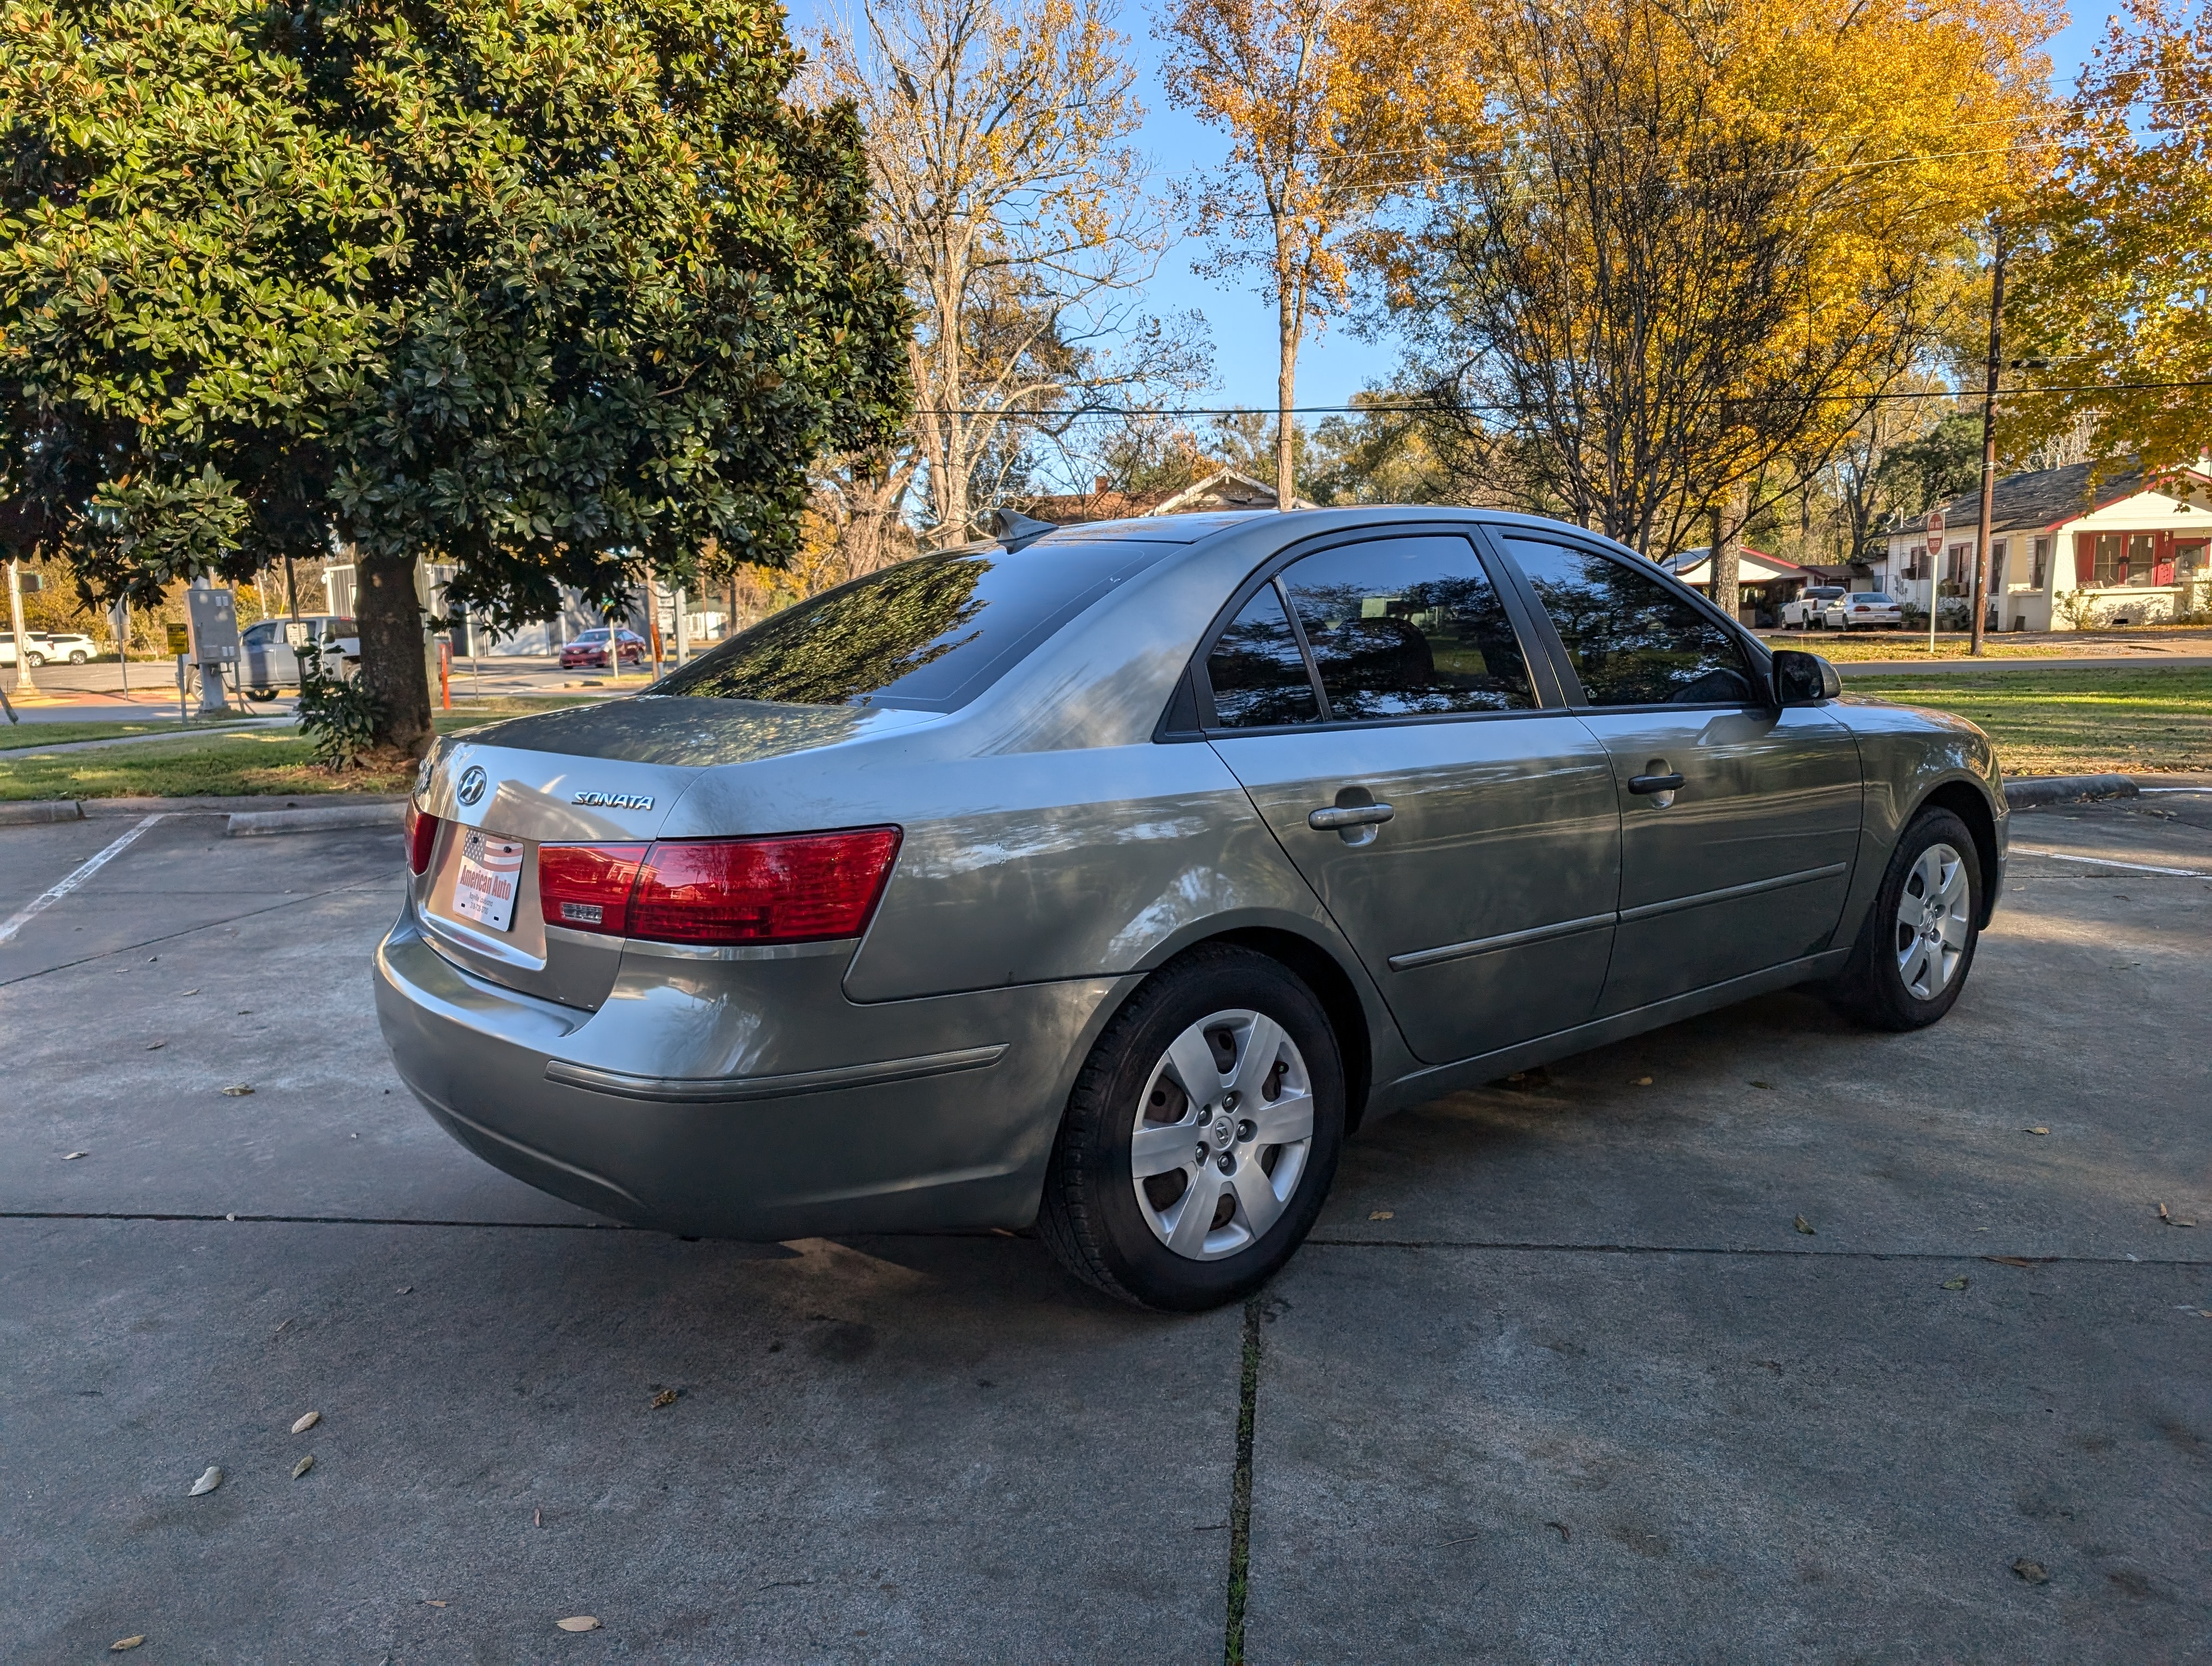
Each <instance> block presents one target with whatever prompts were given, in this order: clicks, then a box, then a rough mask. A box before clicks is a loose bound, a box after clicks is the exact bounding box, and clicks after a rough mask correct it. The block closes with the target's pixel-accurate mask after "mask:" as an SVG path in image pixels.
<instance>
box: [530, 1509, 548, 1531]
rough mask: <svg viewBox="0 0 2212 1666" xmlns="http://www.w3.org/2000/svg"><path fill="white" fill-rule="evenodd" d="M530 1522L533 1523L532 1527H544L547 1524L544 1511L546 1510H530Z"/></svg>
mask: <svg viewBox="0 0 2212 1666" xmlns="http://www.w3.org/2000/svg"><path fill="white" fill-rule="evenodd" d="M530 1524H531V1526H532V1527H543V1526H544V1525H545V1512H544V1511H542V1510H533V1511H531V1512H530Z"/></svg>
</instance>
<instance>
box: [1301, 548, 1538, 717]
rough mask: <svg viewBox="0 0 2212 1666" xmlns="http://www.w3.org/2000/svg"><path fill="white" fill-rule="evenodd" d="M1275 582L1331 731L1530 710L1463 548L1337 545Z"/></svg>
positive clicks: (1505, 625) (1493, 609)
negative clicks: (1347, 725)
mask: <svg viewBox="0 0 2212 1666" xmlns="http://www.w3.org/2000/svg"><path fill="white" fill-rule="evenodd" d="M1282 577H1283V587H1284V589H1285V591H1286V592H1287V593H1288V594H1289V596H1290V599H1291V606H1292V607H1294V608H1295V609H1297V616H1298V623H1299V624H1300V625H1302V626H1303V627H1304V629H1305V633H1306V641H1307V642H1308V644H1309V645H1310V647H1311V648H1312V649H1313V656H1314V663H1315V665H1316V666H1317V667H1318V668H1319V669H1320V672H1321V683H1322V692H1323V693H1325V694H1326V695H1328V712H1329V715H1330V717H1332V718H1334V720H1335V721H1338V722H1347V721H1358V720H1359V719H1361V718H1386V717H1424V716H1433V715H1441V714H1446V713H1451V712H1500V711H1522V710H1526V709H1528V708H1531V707H1534V705H1535V703H1536V696H1535V691H1534V690H1533V689H1532V688H1531V687H1530V686H1529V683H1528V665H1527V662H1526V661H1525V660H1523V659H1522V654H1521V643H1520V641H1519V639H1518V638H1516V636H1515V635H1514V634H1513V625H1512V622H1511V621H1510V619H1508V618H1507V617H1506V615H1505V609H1504V605H1503V604H1501V603H1500V602H1499V600H1498V592H1497V589H1496V588H1495V587H1493V586H1492V584H1491V582H1490V576H1489V575H1488V574H1486V572H1484V571H1483V569H1482V563H1481V562H1480V560H1479V559H1478V558H1477V557H1476V556H1475V553H1474V546H1473V545H1472V544H1469V543H1468V541H1467V540H1466V539H1465V538H1449V537H1432V538H1377V539H1376V540H1375V541H1373V542H1372V543H1367V544H1341V545H1339V546H1338V547H1336V548H1334V549H1331V550H1321V551H1318V552H1317V553H1316V554H1314V555H1310V556H1306V557H1304V559H1303V560H1301V561H1298V562H1293V563H1292V564H1291V566H1290V567H1289V568H1288V569H1285V571H1284V573H1283V575H1282Z"/></svg>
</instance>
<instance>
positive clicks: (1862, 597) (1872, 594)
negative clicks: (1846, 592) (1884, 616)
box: [1851, 590, 1889, 606]
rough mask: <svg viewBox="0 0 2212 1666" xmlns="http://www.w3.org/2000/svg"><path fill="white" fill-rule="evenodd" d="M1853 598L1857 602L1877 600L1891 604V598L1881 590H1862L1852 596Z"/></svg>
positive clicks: (1885, 604) (1883, 603) (1880, 602)
mask: <svg viewBox="0 0 2212 1666" xmlns="http://www.w3.org/2000/svg"><path fill="white" fill-rule="evenodd" d="M1851 599H1852V600H1853V601H1855V602H1875V603H1877V604H1879V605H1882V606H1887V605H1888V604H1889V598H1888V597H1887V596H1885V595H1883V594H1882V593H1881V591H1879V590H1862V591H1860V592H1858V593H1857V594H1855V595H1854V596H1852V598H1851Z"/></svg>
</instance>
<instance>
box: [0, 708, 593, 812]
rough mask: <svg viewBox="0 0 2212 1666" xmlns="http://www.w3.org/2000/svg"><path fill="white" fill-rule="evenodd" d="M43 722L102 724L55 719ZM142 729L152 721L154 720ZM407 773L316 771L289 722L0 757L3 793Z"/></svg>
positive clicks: (272, 787)
mask: <svg viewBox="0 0 2212 1666" xmlns="http://www.w3.org/2000/svg"><path fill="white" fill-rule="evenodd" d="M588 701H589V696H580V695H548V696H521V697H517V698H512V699H505V700H485V701H481V702H471V703H470V705H469V706H468V707H467V708H465V709H464V708H459V707H458V706H457V707H456V708H455V709H453V711H450V712H439V713H437V714H435V723H436V726H437V729H438V733H441V734H453V733H458V732H459V731H460V730H463V729H471V728H474V727H477V725H478V724H482V723H491V722H495V721H498V720H499V719H501V718H502V717H520V716H521V715H523V714H526V713H528V712H538V711H550V710H552V709H554V708H556V707H561V706H575V705H583V704H586V703H588ZM25 727H27V726H25ZM45 727H49V728H53V729H64V728H87V727H107V726H105V725H97V726H96V725H89V724H61V723H56V724H50V725H47V726H45ZM145 727H149V728H152V729H159V728H160V727H161V726H160V725H148V726H145ZM76 738H78V737H74V736H72V737H70V739H76ZM83 738H84V739H97V738H98V737H93V736H88V737H83ZM42 739H45V741H46V744H47V745H57V744H58V738H53V737H42ZM413 779H414V770H413V769H412V768H411V767H408V768H403V769H381V770H380V769H343V770H331V769H319V768H318V767H317V766H316V765H315V764H313V763H311V762H309V757H308V743H307V740H306V739H305V738H304V737H302V736H301V734H299V733H298V732H297V731H295V730H293V729H289V728H283V729H244V730H239V729H233V730H228V731H224V730H214V731H212V732H203V733H195V734H190V735H179V736H178V738H177V739H173V740H149V741H148V742H146V743H145V745H141V746H114V747H107V748H103V749H102V750H100V751H93V752H49V753H45V754H40V753H36V752H25V751H11V752H9V753H8V754H6V755H5V756H4V757H0V800H25V799H113V798H161V799H170V798H198V797H201V796H220V797H226V798H228V797H235V796H243V795H246V794H253V793H270V794H283V795H284V796H288V797H292V796H297V795H300V794H302V793H404V792H405V791H406V790H407V788H408V787H409V786H410V784H411V782H412V781H413Z"/></svg>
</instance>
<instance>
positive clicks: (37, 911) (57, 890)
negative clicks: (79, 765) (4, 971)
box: [0, 810, 168, 943]
mask: <svg viewBox="0 0 2212 1666" xmlns="http://www.w3.org/2000/svg"><path fill="white" fill-rule="evenodd" d="M167 814H168V812H167V811H166V810H161V811H156V812H155V813H154V814H152V815H150V816H149V817H147V818H146V819H145V820H143V821H142V822H140V823H139V824H137V826H136V827H133V828H132V829H131V830H130V831H129V832H128V833H125V835H124V836H122V837H121V838H119V839H118V840H117V841H116V842H114V843H113V844H112V845H110V846H108V847H107V848H106V849H105V850H103V851H101V852H100V854H98V855H97V856H94V858H92V860H89V861H88V862H87V863H85V864H84V866H82V867H80V868H78V869H77V870H76V873H72V874H70V876H69V878H67V879H64V880H62V881H60V882H59V883H58V884H57V885H54V886H53V887H52V889H50V890H48V891H43V892H41V893H40V895H38V896H36V897H33V898H32V899H31V900H30V901H29V902H28V903H25V904H24V905H23V906H22V907H21V909H17V910H16V911H15V913H14V914H11V915H9V916H8V918H7V919H5V920H4V921H0V943H5V942H6V941H8V939H10V938H12V937H13V936H15V933H17V932H19V931H21V930H22V929H23V927H26V926H27V925H29V924H30V923H31V921H33V920H34V919H36V918H37V917H38V916H39V915H42V914H44V913H45V912H46V910H47V909H50V908H52V907H53V905H54V904H55V903H58V902H60V901H61V900H62V898H63V897H66V896H68V895H69V894H70V892H71V891H75V890H76V888H77V887H78V886H79V885H82V884H83V883H84V882H85V881H86V880H87V879H90V878H92V876H93V875H94V874H95V873H99V872H100V869H102V868H104V867H106V866H107V865H108V863H110V862H112V861H113V860H115V859H116V858H117V857H118V856H119V855H121V854H123V849H124V847H125V846H126V845H128V844H129V843H130V842H131V841H132V840H133V839H135V838H137V836H139V835H140V834H141V833H143V832H144V831H145V830H147V829H148V828H149V827H151V826H152V825H153V824H155V822H157V821H159V820H161V818H162V817H163V816H166V815H167Z"/></svg>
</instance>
